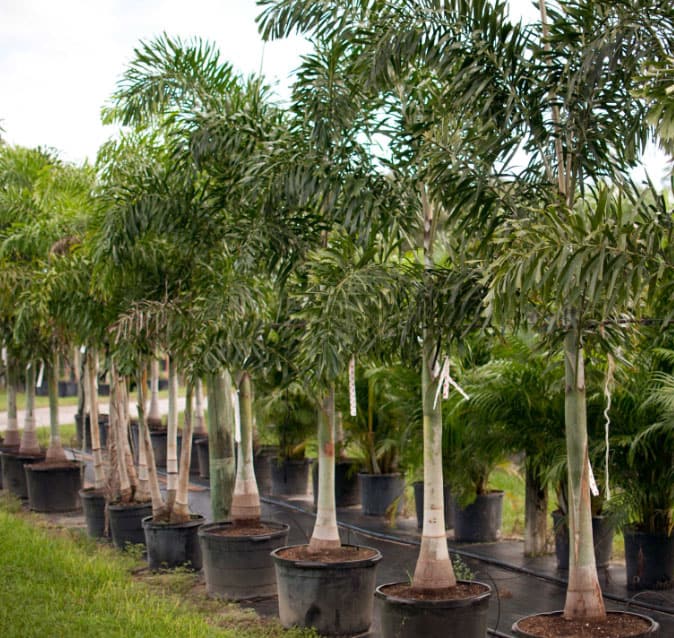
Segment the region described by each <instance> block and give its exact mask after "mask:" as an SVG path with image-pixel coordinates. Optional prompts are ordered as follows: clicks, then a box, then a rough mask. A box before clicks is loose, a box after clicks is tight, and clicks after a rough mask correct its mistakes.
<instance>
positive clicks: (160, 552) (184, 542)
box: [143, 514, 206, 571]
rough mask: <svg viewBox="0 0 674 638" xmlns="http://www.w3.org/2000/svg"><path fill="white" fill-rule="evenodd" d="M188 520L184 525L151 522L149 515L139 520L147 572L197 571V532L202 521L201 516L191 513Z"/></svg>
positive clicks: (198, 554) (198, 568)
mask: <svg viewBox="0 0 674 638" xmlns="http://www.w3.org/2000/svg"><path fill="white" fill-rule="evenodd" d="M190 518H191V520H189V521H187V522H186V523H154V522H153V521H152V516H148V517H147V518H144V519H143V530H144V532H145V547H147V562H148V565H149V567H150V569H151V570H158V569H173V568H174V567H186V568H188V569H193V570H194V571H199V570H200V569H201V548H200V547H199V540H198V538H197V532H198V531H199V527H201V526H202V525H203V524H204V522H205V520H206V519H205V518H204V517H203V516H202V515H201V514H192V515H191V517H190Z"/></svg>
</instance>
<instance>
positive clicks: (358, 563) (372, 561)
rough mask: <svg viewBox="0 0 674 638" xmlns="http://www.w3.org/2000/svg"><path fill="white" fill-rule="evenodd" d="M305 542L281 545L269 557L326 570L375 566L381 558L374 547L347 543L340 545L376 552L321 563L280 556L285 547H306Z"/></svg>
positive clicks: (297, 565)
mask: <svg viewBox="0 0 674 638" xmlns="http://www.w3.org/2000/svg"><path fill="white" fill-rule="evenodd" d="M306 546H307V544H306V543H303V544H301V545H284V546H283V547H278V548H277V549H275V550H274V551H272V552H271V557H272V558H273V559H274V561H275V562H276V563H280V564H283V565H292V566H293V567H296V568H298V569H306V570H328V569H334V568H337V569H342V568H354V569H355V568H358V567H369V566H375V565H376V564H377V563H378V562H379V561H380V560H381V559H382V553H381V552H380V551H379V550H378V549H376V548H374V547H370V546H369V545H349V544H346V543H344V544H342V547H357V548H358V549H370V550H372V551H373V552H376V553H375V555H374V556H371V557H370V558H361V559H359V560H348V561H342V562H339V563H323V562H321V561H318V560H316V561H310V560H297V559H294V558H284V557H283V556H280V552H282V551H283V550H286V549H291V548H293V547H306Z"/></svg>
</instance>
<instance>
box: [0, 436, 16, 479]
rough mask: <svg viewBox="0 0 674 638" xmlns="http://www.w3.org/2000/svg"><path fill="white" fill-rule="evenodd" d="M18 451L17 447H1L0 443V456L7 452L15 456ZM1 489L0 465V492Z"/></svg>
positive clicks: (0, 469)
mask: <svg viewBox="0 0 674 638" xmlns="http://www.w3.org/2000/svg"><path fill="white" fill-rule="evenodd" d="M18 451H19V446H18V445H3V444H2V443H0V454H2V453H3V452H8V453H9V454H16V453H17V452H18ZM0 463H1V461H0ZM1 489H3V487H2V466H1V465H0V490H1Z"/></svg>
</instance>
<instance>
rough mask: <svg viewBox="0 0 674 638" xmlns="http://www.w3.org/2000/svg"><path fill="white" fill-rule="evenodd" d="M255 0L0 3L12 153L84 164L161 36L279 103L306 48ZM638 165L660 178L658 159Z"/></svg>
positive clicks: (2, 114)
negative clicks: (139, 60)
mask: <svg viewBox="0 0 674 638" xmlns="http://www.w3.org/2000/svg"><path fill="white" fill-rule="evenodd" d="M511 12H512V13H513V15H515V16H520V15H524V16H533V17H534V18H535V17H536V15H537V14H536V10H535V9H534V8H533V6H532V3H531V2H530V0H511ZM257 14H258V8H257V6H256V4H255V0H188V1H185V0H0V127H1V128H2V129H4V133H1V134H2V136H3V138H4V139H5V140H6V141H7V142H9V143H10V144H18V145H21V146H27V147H34V146H38V145H41V146H48V147H52V148H55V149H56V150H58V151H59V153H60V155H61V157H62V158H63V159H65V160H68V161H73V162H77V163H79V162H81V161H83V160H84V159H85V158H88V159H89V160H91V161H93V160H94V159H95V157H96V151H97V149H98V147H99V146H100V145H101V144H102V143H103V142H104V141H105V140H106V139H108V138H109V137H110V136H112V135H113V133H114V131H113V130H112V129H111V128H106V127H103V126H102V124H101V123H100V109H101V106H102V105H103V104H104V103H105V101H106V100H107V98H108V97H109V96H110V95H111V94H112V92H113V91H114V89H115V84H116V82H117V80H118V78H119V77H120V75H121V73H122V72H123V70H124V68H125V66H126V64H127V63H128V62H129V60H130V59H131V57H132V55H133V49H134V47H135V46H137V44H138V42H139V41H140V40H141V39H142V40H149V39H152V38H154V37H155V36H157V35H159V34H161V33H162V32H164V31H165V32H166V33H167V34H169V35H171V36H180V37H182V38H184V39H186V38H190V37H192V36H199V37H201V38H203V39H206V40H210V41H213V42H215V43H216V44H217V45H218V47H219V49H220V52H221V55H222V57H223V59H225V60H228V61H229V62H230V63H231V64H232V65H233V66H234V68H235V69H236V70H237V71H239V72H241V73H243V74H246V75H247V74H249V73H257V72H258V71H259V70H260V64H261V63H262V71H263V73H264V75H265V77H266V78H267V80H268V81H270V82H272V83H276V85H277V92H278V93H279V95H281V96H282V97H286V96H287V94H288V86H289V77H290V75H291V73H292V71H293V70H294V69H295V68H296V67H297V66H298V65H299V58H300V55H301V54H302V53H304V52H306V51H308V45H307V44H306V43H305V42H304V41H302V40H301V39H299V38H291V39H288V40H283V41H276V42H271V43H267V44H266V45H265V46H264V47H263V43H262V41H261V39H260V37H259V35H258V32H257V27H256V25H255V16H256V15H257ZM650 155H652V156H649V157H648V158H647V166H648V169H649V171H650V172H655V173H656V174H657V175H656V178H657V179H658V181H659V178H660V175H659V173H660V170H659V169H660V168H661V167H662V168H664V164H665V162H664V160H663V158H662V156H660V155H659V154H657V153H655V152H653V153H651V154H650Z"/></svg>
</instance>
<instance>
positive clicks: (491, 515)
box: [454, 491, 503, 543]
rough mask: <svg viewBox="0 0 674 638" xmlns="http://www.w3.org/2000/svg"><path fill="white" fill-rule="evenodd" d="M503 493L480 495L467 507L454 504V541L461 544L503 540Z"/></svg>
mask: <svg viewBox="0 0 674 638" xmlns="http://www.w3.org/2000/svg"><path fill="white" fill-rule="evenodd" d="M502 520H503V492H499V491H494V492H488V493H486V494H478V495H477V498H476V499H475V501H473V502H472V503H471V504H470V505H468V506H467V507H460V506H459V505H458V503H456V502H455V503H454V540H455V541H457V542H461V543H491V542H494V541H497V540H499V539H500V538H501V521H502Z"/></svg>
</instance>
